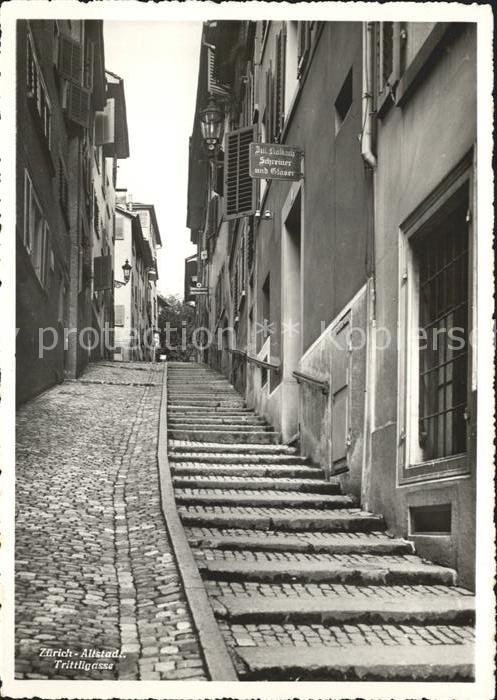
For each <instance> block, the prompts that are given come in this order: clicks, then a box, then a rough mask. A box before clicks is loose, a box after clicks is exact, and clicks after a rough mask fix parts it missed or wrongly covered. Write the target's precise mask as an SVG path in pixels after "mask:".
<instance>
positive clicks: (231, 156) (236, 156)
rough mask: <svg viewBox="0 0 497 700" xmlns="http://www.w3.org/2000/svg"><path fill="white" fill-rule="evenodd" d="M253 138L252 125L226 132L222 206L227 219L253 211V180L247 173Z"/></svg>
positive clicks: (247, 214) (252, 212)
mask: <svg viewBox="0 0 497 700" xmlns="http://www.w3.org/2000/svg"><path fill="white" fill-rule="evenodd" d="M255 140H256V139H255V128H254V127H253V126H251V127H246V128H244V129H237V130H235V131H231V132H229V133H228V134H226V153H225V167H224V207H225V216H226V219H227V220H228V221H229V220H231V219H239V218H241V217H243V216H249V215H251V214H254V213H255V210H256V206H255V182H254V180H252V178H251V177H250V174H249V147H250V144H251V143H252V142H253V141H255Z"/></svg>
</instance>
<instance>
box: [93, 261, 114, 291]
mask: <svg viewBox="0 0 497 700" xmlns="http://www.w3.org/2000/svg"><path fill="white" fill-rule="evenodd" d="M111 287H112V260H111V256H110V255H101V256H99V257H97V258H93V289H94V290H95V291H96V292H99V291H101V290H102V289H110V288H111Z"/></svg>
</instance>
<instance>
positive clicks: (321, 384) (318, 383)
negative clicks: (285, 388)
mask: <svg viewBox="0 0 497 700" xmlns="http://www.w3.org/2000/svg"><path fill="white" fill-rule="evenodd" d="M293 376H294V377H295V379H296V380H297V382H299V384H300V382H307V384H311V385H312V386H314V387H316V389H320V390H321V391H322V392H323V394H325V395H328V394H329V393H330V383H329V382H328V381H327V380H326V379H316V377H311V375H310V374H305V373H304V372H299V371H298V370H295V371H294V372H293Z"/></svg>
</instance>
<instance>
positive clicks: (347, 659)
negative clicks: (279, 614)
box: [236, 643, 474, 682]
mask: <svg viewBox="0 0 497 700" xmlns="http://www.w3.org/2000/svg"><path fill="white" fill-rule="evenodd" d="M236 653H237V655H238V656H239V658H240V659H241V661H242V662H243V666H244V670H243V671H242V673H241V677H240V679H241V680H272V681H278V680H286V681H291V680H299V681H303V680H314V681H350V680H358V681H440V682H442V681H445V682H453V681H470V680H473V678H474V648H473V645H472V644H470V643H465V644H439V645H435V644H434V645H430V644H426V646H421V645H416V646H414V645H408V644H406V645H392V646H387V645H378V646H373V645H366V644H362V645H355V644H354V645H352V644H348V645H347V646H343V647H339V646H327V645H319V646H318V645H313V646H297V647H295V646H290V647H288V646H271V647H267V646H264V647H246V648H245V647H243V648H241V647H237V648H236Z"/></svg>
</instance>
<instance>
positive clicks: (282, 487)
mask: <svg viewBox="0 0 497 700" xmlns="http://www.w3.org/2000/svg"><path fill="white" fill-rule="evenodd" d="M206 471H207V474H208V475H209V476H208V477H205V478H202V477H201V476H186V475H185V476H182V477H181V476H175V477H174V478H173V483H174V486H175V487H177V488H196V489H240V490H245V489H248V490H251V489H258V490H260V491H266V490H274V489H276V490H278V491H294V490H295V489H298V490H299V491H300V492H301V493H328V494H338V493H340V483H339V482H338V481H322V480H318V479H302V478H296V479H289V478H283V479H282V478H275V476H276V475H275V476H273V477H261V476H259V477H257V476H240V475H236V476H232V475H230V476H226V475H225V476H224V477H220V476H218V475H216V474H212V470H206ZM175 473H177V472H175Z"/></svg>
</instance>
